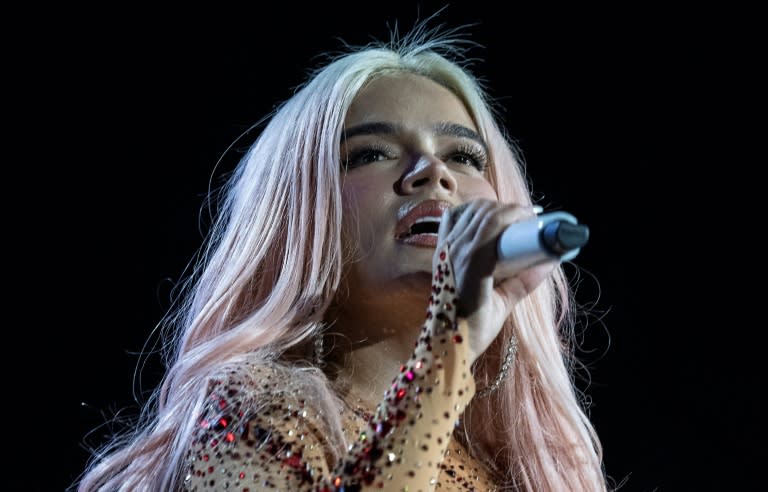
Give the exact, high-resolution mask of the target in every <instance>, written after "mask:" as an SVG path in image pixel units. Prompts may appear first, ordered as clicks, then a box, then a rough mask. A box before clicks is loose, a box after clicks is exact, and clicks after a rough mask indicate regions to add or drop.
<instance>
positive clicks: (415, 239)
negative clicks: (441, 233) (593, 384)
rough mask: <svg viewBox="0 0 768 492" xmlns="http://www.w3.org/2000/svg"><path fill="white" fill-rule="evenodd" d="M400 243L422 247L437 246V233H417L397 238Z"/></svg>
mask: <svg viewBox="0 0 768 492" xmlns="http://www.w3.org/2000/svg"><path fill="white" fill-rule="evenodd" d="M397 241H398V242H400V243H404V244H410V245H411V246H418V247H420V248H435V247H437V234H416V235H413V236H408V237H405V238H403V239H398V240H397Z"/></svg>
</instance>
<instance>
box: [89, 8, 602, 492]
mask: <svg viewBox="0 0 768 492" xmlns="http://www.w3.org/2000/svg"><path fill="white" fill-rule="evenodd" d="M457 32H458V30H442V29H440V28H438V29H427V28H426V23H420V24H418V25H417V26H416V27H415V28H414V29H412V30H411V31H410V32H409V33H408V34H406V35H405V36H403V37H400V36H398V35H397V33H396V32H393V33H392V34H393V35H392V39H391V40H390V41H389V42H387V43H371V44H369V45H366V46H362V47H349V46H346V47H345V50H344V51H343V52H339V53H335V54H329V60H328V62H327V64H326V65H325V66H323V67H322V68H319V69H317V70H316V71H314V72H312V73H311V74H310V75H311V77H309V78H308V80H307V82H306V83H305V84H304V85H302V86H301V87H299V88H298V89H297V91H296V92H295V94H294V95H293V96H292V97H291V98H290V99H289V100H287V101H286V102H285V103H283V104H282V105H281V106H279V107H278V108H277V109H276V110H275V111H274V113H273V114H272V115H271V116H272V117H271V119H270V120H269V122H268V123H267V124H266V126H265V127H264V129H263V130H262V132H261V133H260V135H259V136H258V138H257V139H256V141H255V142H254V144H253V145H252V146H251V147H250V149H249V151H248V152H247V154H246V155H245V156H244V157H243V159H242V160H241V161H240V162H239V164H238V166H237V167H236V169H235V171H234V173H233V174H232V176H231V177H230V178H229V179H228V180H227V182H226V184H225V185H224V186H223V187H222V189H221V190H219V192H220V195H218V196H219V197H221V202H220V206H221V208H220V211H219V213H218V214H217V215H216V218H215V221H214V222H213V224H212V226H211V229H210V231H209V234H208V236H207V238H206V243H205V244H204V246H203V248H202V249H201V252H200V255H199V257H198V258H197V259H196V261H195V264H194V268H193V271H192V274H191V275H190V276H189V277H188V279H187V283H186V284H185V285H184V287H185V290H184V293H185V295H184V297H181V298H180V299H181V302H180V303H179V304H178V305H177V306H176V308H175V310H174V311H172V312H169V314H168V316H167V317H166V318H165V320H164V322H163V323H164V325H163V326H164V331H165V333H166V335H167V336H168V341H167V344H166V347H168V348H169V350H168V353H167V365H168V371H167V373H166V374H165V376H164V378H163V380H162V384H161V386H160V387H159V388H158V390H156V392H155V393H154V394H153V397H152V398H150V400H149V401H148V402H147V403H146V405H145V407H144V408H143V411H142V414H141V415H140V418H139V419H138V422H136V424H137V425H136V426H135V427H133V430H132V431H131V432H129V433H125V434H122V435H119V436H116V437H115V438H114V439H113V440H112V441H111V442H110V443H108V444H107V445H105V446H104V447H103V448H102V449H100V450H97V451H95V452H94V456H93V458H92V461H91V462H90V464H89V467H88V469H87V471H86V473H85V474H84V475H83V477H82V479H81V480H80V481H79V490H80V491H82V492H86V491H92V490H137V489H139V490H172V489H176V488H177V487H178V486H179V484H180V481H181V480H182V478H183V477H181V476H180V472H181V470H182V469H183V467H182V461H183V459H184V455H183V453H184V450H185V445H186V444H187V443H188V442H189V441H190V439H191V434H192V430H193V428H192V426H193V423H194V416H195V415H197V413H198V412H199V411H200V410H201V408H202V403H203V399H204V397H205V394H206V390H207V385H208V381H209V378H210V377H211V375H212V374H216V373H220V371H221V370H222V368H227V367H237V365H238V364H240V363H242V362H243V361H245V360H246V359H247V360H251V361H252V360H254V359H256V360H265V361H270V362H280V360H281V356H282V355H283V354H285V353H286V352H287V351H288V350H290V349H294V348H296V347H298V346H301V345H302V344H305V343H306V342H307V341H308V340H309V339H311V338H312V337H313V335H315V334H316V333H318V332H319V330H321V329H322V328H323V321H322V320H323V313H324V312H325V311H326V309H327V308H328V307H329V305H330V304H331V302H332V300H333V298H334V296H335V295H336V292H337V290H338V288H339V285H340V279H341V276H342V267H343V263H344V260H345V258H344V253H343V250H342V241H341V230H342V207H341V189H340V162H341V159H340V155H339V141H340V135H341V132H342V130H343V121H344V116H345V114H346V111H347V109H348V108H349V106H350V104H351V102H352V100H353V99H354V98H355V96H356V95H357V93H358V92H359V90H360V89H361V88H362V87H363V86H364V85H365V84H366V83H368V82H369V81H370V80H372V79H373V78H375V77H377V76H380V75H382V74H385V73H392V72H399V71H405V72H411V73H415V74H420V75H423V76H425V77H429V78H430V79H432V80H434V81H436V82H438V83H440V84H442V85H443V86H445V87H447V88H449V89H450V90H451V91H453V92H454V93H455V94H456V95H457V96H458V97H460V98H461V100H462V101H463V102H464V103H465V104H466V106H467V108H468V109H469V111H470V113H471V114H472V115H473V117H474V119H475V120H476V124H477V127H478V128H479V130H480V133H481V134H482V136H483V137H484V138H485V140H486V142H487V144H488V147H489V149H490V154H491V159H490V160H491V167H490V170H489V180H490V181H491V184H492V186H493V187H494V188H495V190H496V192H497V194H498V197H499V199H500V200H501V201H504V202H511V201H515V202H518V203H529V204H530V203H531V202H530V192H529V189H528V186H527V183H526V178H525V175H524V167H523V163H522V159H521V157H520V154H519V152H518V151H517V148H516V146H515V145H514V143H513V142H512V141H511V140H510V139H509V138H508V137H507V136H506V135H505V133H504V132H503V130H502V129H501V127H500V126H499V125H498V124H497V121H496V118H495V116H496V115H495V113H494V109H493V106H492V105H491V104H490V103H489V99H488V97H487V95H486V92H485V91H484V89H483V87H482V85H481V83H480V82H479V81H478V79H476V78H474V77H473V76H472V75H471V74H470V72H469V69H468V63H469V59H468V58H466V57H465V56H464V55H465V53H466V51H467V49H468V48H469V47H471V46H472V45H471V43H468V42H467V41H465V40H462V39H461V38H460V37H459V36H458V35H457ZM570 298H571V294H570V291H569V287H568V283H567V281H566V277H565V275H564V273H563V271H562V270H558V271H557V272H556V273H555V275H554V276H553V277H552V279H551V280H549V281H548V282H547V283H545V284H544V285H541V286H540V287H539V288H538V289H536V290H535V291H534V292H533V293H532V294H531V295H530V296H529V297H528V298H526V299H525V300H524V301H522V302H520V303H519V305H518V307H517V308H516V310H515V312H514V314H513V316H511V318H510V320H509V321H508V322H507V324H506V325H505V328H504V330H503V332H502V334H501V335H500V336H499V339H498V342H499V343H497V344H495V345H494V347H496V348H497V349H498V350H497V351H496V353H490V354H487V356H484V358H483V359H482V360H481V361H480V362H479V363H478V365H477V374H476V377H477V379H478V387H482V381H486V382H487V381H489V380H491V379H492V378H493V374H494V373H493V371H494V370H495V364H494V362H493V361H494V360H498V358H499V354H498V351H500V350H501V349H500V347H504V346H506V342H507V340H509V338H510V337H511V336H512V333H513V331H514V333H515V334H516V336H517V337H518V340H519V347H520V348H519V352H518V356H517V359H516V362H515V364H514V367H513V374H512V375H511V377H509V378H507V379H506V380H505V381H504V384H503V386H502V387H501V388H500V389H499V390H498V391H497V392H496V393H495V395H494V396H493V397H492V398H490V399H486V400H481V401H478V402H475V403H473V404H472V405H471V406H470V408H469V409H468V410H467V413H468V414H469V415H468V416H467V418H465V419H464V422H465V425H464V428H463V429H462V432H461V434H462V435H463V438H464V439H465V440H466V441H467V442H468V444H469V445H470V446H471V448H472V450H473V452H474V453H475V454H477V455H478V456H480V457H482V458H483V459H485V460H488V461H489V462H491V463H492V464H494V463H495V465H496V468H497V469H501V470H506V473H505V477H504V479H505V485H506V486H508V487H509V488H515V489H523V490H565V489H568V490H590V491H591V490H604V489H605V488H606V486H605V479H604V475H603V471H602V450H601V447H600V443H599V440H598V438H597V436H596V434H595V431H594V429H593V427H592V425H591V424H590V422H589V419H588V418H587V417H586V415H585V413H584V411H583V409H582V406H581V402H580V400H579V396H578V394H577V392H576V390H575V389H574V385H573V364H574V361H575V359H573V349H572V346H571V344H572V342H571V340H572V339H573V333H572V330H573V317H572V315H571V302H570V300H571V299H570ZM286 365H287V366H290V365H289V364H286ZM291 370H292V371H294V373H295V374H296V375H297V379H300V380H302V381H312V382H313V383H312V384H310V383H306V384H302V387H306V388H315V391H317V393H318V397H317V399H316V400H315V401H318V402H320V404H321V406H323V407H325V408H327V409H332V408H334V407H335V406H336V405H338V404H339V402H338V401H337V399H336V398H335V396H334V393H333V391H332V389H331V387H330V386H329V384H328V381H327V378H326V377H325V375H324V374H323V373H322V372H321V371H320V370H318V369H317V368H313V367H307V366H305V365H302V366H295V367H293V368H292V369H291ZM315 383H321V384H315ZM491 406H493V408H494V414H496V415H497V416H498V417H497V420H496V424H495V425H494V429H493V432H490V431H489V429H486V428H480V427H478V426H477V424H474V423H473V422H474V421H475V419H472V418H471V415H472V414H475V415H476V414H477V413H482V412H488V413H489V414H490V409H491ZM499 409H501V411H499ZM476 412H477V413H476ZM324 413H325V415H327V416H328V418H329V422H328V428H329V437H330V438H331V442H332V443H334V448H335V451H336V453H337V456H341V455H342V454H343V452H344V449H345V443H344V437H343V434H342V431H341V426H340V423H339V422H338V420H334V419H338V417H334V415H338V412H333V411H327V412H324Z"/></svg>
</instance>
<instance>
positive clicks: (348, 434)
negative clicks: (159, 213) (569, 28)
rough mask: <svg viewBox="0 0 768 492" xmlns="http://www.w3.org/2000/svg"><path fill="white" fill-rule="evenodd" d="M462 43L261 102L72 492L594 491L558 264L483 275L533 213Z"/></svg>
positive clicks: (349, 64)
mask: <svg viewBox="0 0 768 492" xmlns="http://www.w3.org/2000/svg"><path fill="white" fill-rule="evenodd" d="M465 46H466V45H465V44H464V43H463V42H462V41H461V40H460V39H458V38H457V37H455V36H454V35H453V34H452V33H451V32H443V33H439V32H437V31H434V30H433V31H430V30H427V29H426V28H425V27H424V25H423V24H422V25H421V26H420V27H417V28H416V29H414V30H413V31H412V32H411V33H410V34H409V35H407V36H404V37H402V38H396V40H394V41H392V42H391V43H390V44H388V45H385V44H381V45H378V46H373V45H370V46H366V47H364V48H360V49H357V50H352V49H350V50H349V52H347V53H345V54H343V55H338V56H336V57H335V58H334V59H332V60H331V61H329V63H328V64H327V65H325V66H324V67H323V68H321V69H319V70H317V71H316V72H314V74H313V76H312V78H311V79H310V80H308V81H307V83H306V84H305V85H304V86H302V88H301V89H300V90H298V91H297V92H296V93H295V94H294V96H293V97H292V98H290V99H289V100H288V101H286V102H285V103H284V104H283V105H282V106H281V107H279V108H278V109H277V110H276V111H275V113H274V114H273V116H272V118H271V120H270V121H269V123H268V124H267V125H266V127H265V128H264V130H263V131H262V133H261V134H260V136H259V137H258V139H257V140H256V142H255V143H254V144H253V145H252V147H251V148H250V149H249V152H248V153H247V154H246V155H245V157H244V158H243V159H242V160H241V162H240V163H239V165H238V167H237V168H236V170H235V172H234V173H233V175H232V176H231V178H230V180H229V181H228V183H227V184H226V187H225V189H224V190H223V194H222V197H223V201H222V207H221V210H220V213H219V215H218V216H217V219H216V221H215V223H214V225H213V227H212V229H211V232H210V235H209V237H208V242H207V243H206V245H205V248H204V250H203V254H201V255H200V261H199V263H198V265H197V268H196V270H195V272H194V275H193V276H192V277H191V278H190V279H189V283H188V284H187V287H188V290H187V296H186V297H185V300H184V302H183V303H181V305H180V307H179V309H178V310H177V311H176V312H174V313H172V314H171V315H170V316H169V317H168V319H167V321H168V325H169V327H170V328H172V330H173V331H172V333H173V335H172V338H173V340H172V342H173V343H170V344H169V345H168V346H171V347H172V348H173V350H172V353H171V354H169V362H170V364H169V369H168V372H167V374H166V376H165V378H164V380H163V382H162V385H161V387H160V388H159V390H158V392H157V394H156V395H155V396H156V398H155V400H154V401H153V402H152V403H153V404H152V405H148V406H147V407H146V409H145V412H144V415H143V420H142V422H141V425H140V426H137V427H136V430H135V432H134V433H133V434H131V435H126V436H124V437H123V438H121V439H116V440H115V441H114V442H113V443H112V444H111V445H110V446H109V447H108V448H106V449H105V450H103V452H102V453H100V454H99V455H98V457H97V458H98V459H95V460H94V462H93V463H92V464H91V466H90V467H89V470H88V472H87V473H86V474H85V475H84V477H83V479H82V480H81V482H80V484H79V490H81V491H91V490H118V489H119V490H178V489H183V490H222V489H237V490H297V491H304V490H307V491H309V490H313V491H314V490H346V491H350V490H367V489H384V490H434V489H438V488H439V489H441V490H501V489H513V490H589V491H592V490H605V489H606V483H605V477H604V474H603V471H602V450H601V447H600V443H599V440H598V438H597V436H596V434H595V431H594V429H593V427H592V425H591V424H590V422H589V420H588V418H587V417H586V416H585V414H584V412H583V409H582V408H581V406H580V403H579V400H578V397H577V392H576V391H575V389H574V387H573V386H572V378H571V373H570V370H571V368H572V364H573V363H574V359H573V354H572V352H571V351H570V350H571V349H569V347H571V331H572V327H571V326H570V323H571V322H572V316H571V312H570V308H569V299H570V292H569V290H568V285H567V281H566V278H565V276H564V274H563V271H562V269H561V268H560V267H559V265H558V264H556V263H555V262H550V263H547V264H540V265H536V266H533V267H530V268H528V269H526V270H524V271H522V272H518V273H517V274H514V275H509V274H502V273H500V271H499V270H497V269H496V267H495V265H496V256H495V249H494V247H493V245H494V244H495V239H496V238H497V237H498V236H499V234H500V233H501V231H502V230H503V229H504V228H505V227H506V226H508V225H509V224H511V223H514V222H516V221H519V220H523V219H526V218H529V217H531V216H532V215H533V206H532V203H531V199H530V195H529V190H528V189H527V187H526V183H525V179H524V176H523V173H522V168H521V163H520V162H519V159H518V157H517V155H518V154H517V152H516V150H515V147H514V146H513V145H512V144H511V143H510V142H508V141H507V140H506V139H505V136H504V133H503V131H502V129H501V127H500V126H499V124H498V123H497V122H496V121H495V120H494V115H493V109H492V106H491V105H490V104H489V102H488V100H487V98H486V96H485V94H484V92H483V90H482V88H481V86H480V85H479V84H478V82H477V81H476V79H474V78H473V77H472V75H471V74H470V73H469V72H468V71H467V70H466V69H465V68H463V67H462V58H461V57H460V55H461V54H462V53H463V50H464V47H465ZM449 56H453V60H452V59H451V58H449ZM460 205H462V207H461V208H457V207H458V206H460ZM458 210H461V212H458Z"/></svg>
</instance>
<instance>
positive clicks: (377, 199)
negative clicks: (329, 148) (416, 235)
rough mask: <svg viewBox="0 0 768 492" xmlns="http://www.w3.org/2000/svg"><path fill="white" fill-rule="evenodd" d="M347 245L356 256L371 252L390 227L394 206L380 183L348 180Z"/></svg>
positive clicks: (344, 237) (344, 198)
mask: <svg viewBox="0 0 768 492" xmlns="http://www.w3.org/2000/svg"><path fill="white" fill-rule="evenodd" d="M342 206H343V207H344V208H343V229H342V240H343V242H344V245H345V249H346V250H347V251H348V252H350V253H352V255H353V256H357V257H359V256H360V255H365V256H367V255H370V254H371V253H372V251H373V249H374V248H375V247H376V246H377V245H378V244H380V243H381V241H382V237H381V236H382V234H386V232H387V228H388V222H387V217H388V216H389V215H391V214H387V212H388V211H389V210H390V208H391V207H390V206H389V205H388V203H387V199H386V195H385V194H384V193H382V190H381V189H380V186H379V185H378V184H376V183H368V182H356V183H354V184H353V183H350V182H347V183H345V188H344V191H343V193H342Z"/></svg>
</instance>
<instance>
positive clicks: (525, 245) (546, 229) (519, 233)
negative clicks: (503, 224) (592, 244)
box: [494, 212, 589, 276]
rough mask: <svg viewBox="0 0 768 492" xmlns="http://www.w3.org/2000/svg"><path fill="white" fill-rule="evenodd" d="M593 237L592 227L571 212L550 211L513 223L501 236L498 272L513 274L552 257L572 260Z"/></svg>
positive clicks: (498, 251) (553, 258)
mask: <svg viewBox="0 0 768 492" xmlns="http://www.w3.org/2000/svg"><path fill="white" fill-rule="evenodd" d="M588 240H589V227H587V226H586V225H584V224H579V222H578V221H577V220H576V217H574V216H573V215H571V214H569V213H567V212H548V213H544V214H540V215H536V216H535V217H532V218H530V219H526V220H522V221H520V222H515V223H514V224H510V225H509V226H507V228H506V229H504V232H502V233H501V235H500V236H499V239H498V243H497V246H496V253H497V255H498V264H497V266H496V271H495V272H494V273H497V274H501V275H503V276H512V275H514V274H515V273H517V272H519V271H520V270H523V269H525V268H528V267H532V266H534V265H538V264H539V263H544V262H545V261H549V260H558V261H568V260H572V259H573V258H575V257H576V255H578V254H579V252H580V251H581V247H582V246H584V245H585V244H586V243H587V241H588Z"/></svg>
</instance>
